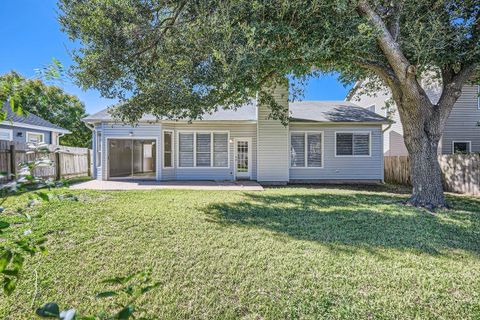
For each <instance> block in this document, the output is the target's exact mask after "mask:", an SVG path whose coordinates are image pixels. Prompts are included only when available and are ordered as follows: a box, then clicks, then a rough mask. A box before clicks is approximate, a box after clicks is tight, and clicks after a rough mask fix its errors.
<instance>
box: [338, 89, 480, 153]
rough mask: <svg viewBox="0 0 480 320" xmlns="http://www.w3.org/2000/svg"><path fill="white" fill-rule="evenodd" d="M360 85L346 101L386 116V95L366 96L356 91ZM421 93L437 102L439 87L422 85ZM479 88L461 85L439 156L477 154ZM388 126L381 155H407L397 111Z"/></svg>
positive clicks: (439, 149)
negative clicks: (460, 91) (460, 153)
mask: <svg viewBox="0 0 480 320" xmlns="http://www.w3.org/2000/svg"><path fill="white" fill-rule="evenodd" d="M362 85H363V83H362V82H359V83H357V84H356V85H355V86H354V88H353V89H352V91H351V92H350V93H349V95H348V96H347V98H346V101H350V102H354V103H356V104H358V105H359V106H361V107H364V108H367V109H368V110H369V111H373V112H375V113H377V114H379V115H381V116H386V112H387V110H386V108H385V102H386V101H387V100H389V99H391V94H390V92H389V91H388V90H387V89H385V90H381V91H378V92H376V93H375V94H374V95H371V94H366V93H365V92H362V90H359V89H360V88H361V87H362ZM423 87H424V89H425V92H426V93H427V95H428V96H429V98H430V100H431V101H432V102H433V103H437V102H438V99H440V95H441V93H442V92H441V88H440V86H439V85H438V84H434V83H430V84H424V85H423ZM479 94H480V86H478V85H465V86H464V87H463V90H462V94H461V96H460V97H459V98H458V100H457V102H456V103H455V105H454V107H453V109H452V112H451V113H450V116H449V118H448V120H447V123H446V126H445V130H444V133H443V136H442V139H441V141H440V144H439V147H438V152H439V154H452V153H455V152H462V153H470V152H480V97H479ZM390 119H391V120H393V121H394V122H393V124H392V125H391V126H388V127H387V126H386V127H385V128H384V129H386V130H385V137H384V146H383V149H384V152H385V155H386V156H403V155H407V154H408V152H407V148H406V147H405V143H404V142H403V128H402V123H401V121H400V116H399V114H398V111H396V110H395V109H394V112H393V113H392V114H391V117H390Z"/></svg>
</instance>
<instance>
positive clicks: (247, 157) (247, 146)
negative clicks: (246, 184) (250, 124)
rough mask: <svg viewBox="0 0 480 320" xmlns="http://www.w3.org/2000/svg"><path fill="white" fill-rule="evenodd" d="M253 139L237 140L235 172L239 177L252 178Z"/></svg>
mask: <svg viewBox="0 0 480 320" xmlns="http://www.w3.org/2000/svg"><path fill="white" fill-rule="evenodd" d="M251 158H252V157H251V139H249V138H239V139H236V142H235V173H236V177H237V179H250V178H251Z"/></svg>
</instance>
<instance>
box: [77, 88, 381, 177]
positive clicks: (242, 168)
mask: <svg viewBox="0 0 480 320" xmlns="http://www.w3.org/2000/svg"><path fill="white" fill-rule="evenodd" d="M274 97H275V99H277V102H278V103H282V104H283V105H288V108H289V117H290V121H289V124H288V125H287V126H284V125H282V123H281V122H280V121H279V120H273V119H270V118H269V113H270V110H269V108H268V107H267V106H264V105H260V104H257V103H255V102H253V103H251V104H247V105H244V106H242V107H240V108H238V109H237V110H236V111H234V110H224V109H222V110H218V111H217V112H214V113H212V114H206V115H204V116H203V118H202V119H201V120H196V121H195V120H194V121H191V122H189V121H186V120H162V119H157V118H155V117H153V116H149V115H145V116H144V117H143V118H142V119H141V120H140V121H139V123H138V124H137V125H135V126H131V125H128V124H123V123H119V122H116V121H115V120H114V119H113V118H112V116H111V115H110V113H109V112H108V110H107V109H105V110H102V111H100V112H98V113H96V114H93V115H90V116H88V117H86V118H85V119H84V121H85V122H86V123H87V125H88V126H89V127H90V128H91V129H92V131H93V135H94V136H93V149H94V154H95V157H94V170H93V171H94V176H95V177H96V178H97V179H99V180H114V179H135V178H136V179H147V178H149V179H155V180H240V179H249V180H256V181H259V182H262V183H275V184H285V183H289V182H312V183H313V182H381V181H383V133H382V125H384V124H386V123H388V120H387V119H386V118H384V117H382V116H380V115H378V114H375V113H374V112H371V111H368V110H366V109H364V108H361V107H358V106H356V105H355V104H353V103H351V102H345V101H337V102H325V101H301V102H288V91H287V90H286V89H279V88H277V89H275V91H274Z"/></svg>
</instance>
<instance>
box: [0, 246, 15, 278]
mask: <svg viewBox="0 0 480 320" xmlns="http://www.w3.org/2000/svg"><path fill="white" fill-rule="evenodd" d="M12 257H13V254H12V252H11V251H10V250H8V249H4V250H3V252H2V253H1V254H0V272H2V273H3V271H4V270H5V268H6V267H7V265H8V264H9V263H10V261H11V260H12Z"/></svg>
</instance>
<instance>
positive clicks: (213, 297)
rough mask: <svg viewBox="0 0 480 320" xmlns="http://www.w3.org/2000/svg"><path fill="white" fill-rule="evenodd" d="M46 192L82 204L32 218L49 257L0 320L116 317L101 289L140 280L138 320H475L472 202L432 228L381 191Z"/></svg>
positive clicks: (476, 216) (476, 208)
mask: <svg viewBox="0 0 480 320" xmlns="http://www.w3.org/2000/svg"><path fill="white" fill-rule="evenodd" d="M54 192H56V193H60V194H62V193H73V194H75V195H76V196H77V197H78V199H79V201H78V202H71V201H65V200H63V201H60V200H54V201H51V202H49V203H45V204H42V205H41V206H40V207H39V208H38V209H37V211H38V212H39V213H41V214H42V216H41V218H39V223H38V226H37V228H36V230H35V232H39V233H42V232H48V233H49V235H48V238H49V240H48V242H47V247H48V249H49V253H48V254H47V255H37V256H35V257H33V258H29V259H28V260H27V263H26V265H27V266H26V269H25V270H24V274H23V278H22V280H21V282H20V284H19V287H18V289H17V290H16V291H15V293H14V294H13V295H12V296H10V297H5V296H1V298H0V318H2V319H3V318H6V319H30V318H33V316H32V315H33V310H34V308H35V307H38V306H39V305H41V304H43V303H45V302H49V301H56V302H58V303H59V304H60V306H61V307H65V308H66V307H74V308H76V309H77V310H79V311H80V312H81V313H82V314H87V315H94V314H96V313H98V312H100V311H101V310H110V311H112V310H115V303H116V302H124V301H119V299H115V298H108V299H96V298H95V294H96V293H98V292H100V291H104V290H105V289H106V287H105V284H102V283H101V282H102V280H104V279H107V278H111V277H113V276H121V275H127V274H130V273H133V272H137V271H142V270H146V269H148V268H151V269H152V270H153V278H154V280H155V281H156V282H159V284H160V285H159V286H158V287H157V288H155V289H153V290H151V291H149V292H148V293H147V294H145V295H143V296H142V297H141V298H140V300H139V301H138V302H137V305H139V306H141V307H142V308H141V310H140V311H139V312H138V313H137V315H138V316H143V317H145V318H148V319H239V318H240V319H322V318H324V319H369V318H372V319H392V318H397V319H399V318H401V319H412V318H422V319H424V318H425V319H428V318H430V319H478V318H480V199H479V198H473V197H465V196H453V195H450V196H449V201H450V203H451V204H452V206H453V209H451V210H445V211H442V212H440V213H438V214H437V215H436V216H433V215H431V214H430V213H428V212H426V211H423V210H418V209H415V208H412V207H406V206H403V205H400V204H399V202H400V201H401V200H404V199H405V198H406V197H407V196H408V195H407V194H405V193H403V192H402V190H396V189H393V188H390V187H374V188H362V187H360V188H339V187H323V188H308V187H297V188H272V189H267V190H266V191H264V192H232V191H217V192H214V191H180V190H154V191H123V192H120V191H119V192H95V191H75V192H72V191H68V190H65V189H60V190H56V191H54ZM27 196H28V195H21V196H19V197H18V198H14V199H11V200H9V202H10V207H15V206H16V203H19V202H20V201H21V199H22V197H27ZM7 206H8V204H7ZM35 272H36V273H37V275H38V280H37V286H38V291H37V293H36V295H35V282H36V280H35ZM34 296H35V301H34V303H33V304H34V307H32V299H34ZM120 300H121V298H120Z"/></svg>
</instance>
